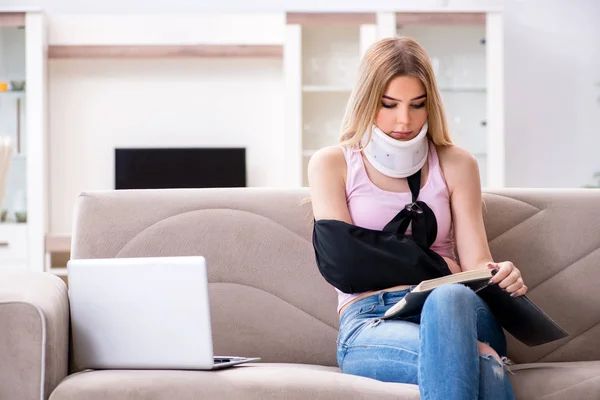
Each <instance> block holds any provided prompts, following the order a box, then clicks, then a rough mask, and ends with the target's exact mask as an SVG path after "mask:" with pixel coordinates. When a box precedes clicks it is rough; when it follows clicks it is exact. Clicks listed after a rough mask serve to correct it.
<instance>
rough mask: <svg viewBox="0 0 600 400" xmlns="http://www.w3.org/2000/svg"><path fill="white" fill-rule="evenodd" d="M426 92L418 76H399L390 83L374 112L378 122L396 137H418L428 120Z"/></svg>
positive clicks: (406, 138) (402, 138)
mask: <svg viewBox="0 0 600 400" xmlns="http://www.w3.org/2000/svg"><path fill="white" fill-rule="evenodd" d="M426 97H427V94H426V93H425V88H424V87H423V84H422V83H421V81H420V80H419V79H418V78H415V77H412V76H399V77H396V78H394V79H392V81H391V82H390V83H389V85H388V87H387V88H386V90H385V93H384V95H383V97H382V98H381V107H380V108H379V111H377V115H376V116H375V125H377V127H378V128H379V129H381V130H382V131H383V132H384V133H385V134H386V135H388V136H389V137H391V138H394V139H396V140H403V141H404V140H410V139H413V138H415V137H416V136H417V135H418V134H419V132H420V131H421V128H422V127H423V124H425V121H426V120H427V109H426V108H425V100H426Z"/></svg>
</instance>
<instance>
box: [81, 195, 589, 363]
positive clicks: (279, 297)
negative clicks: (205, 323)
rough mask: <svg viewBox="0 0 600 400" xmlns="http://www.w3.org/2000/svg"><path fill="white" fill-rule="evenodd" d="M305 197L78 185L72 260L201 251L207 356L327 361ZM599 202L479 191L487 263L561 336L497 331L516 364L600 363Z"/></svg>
mask: <svg viewBox="0 0 600 400" xmlns="http://www.w3.org/2000/svg"><path fill="white" fill-rule="evenodd" d="M308 197H309V192H308V190H307V189H306V188H299V189H263V188H243V189H197V190H187V189H181V190H143V191H105V192H88V193H82V194H81V195H80V196H79V198H78V200H77V204H76V209H75V223H74V232H73V241H72V252H71V257H72V258H74V259H76V258H104V257H150V256H182V255H202V256H204V257H206V259H207V266H208V279H209V294H210V302H211V304H210V305H211V320H212V326H213V343H214V350H215V354H217V355H243V356H260V357H262V359H263V361H265V362H294V363H310V364H321V365H336V337H337V327H338V317H337V313H336V305H337V296H336V292H335V291H334V289H333V288H332V287H331V286H329V285H328V284H327V283H326V282H325V281H324V279H323V278H322V277H321V275H320V274H319V272H318V269H317V267H316V265H315V259H314V251H313V248H312V243H311V235H312V221H313V220H312V213H311V205H310V203H309V202H307V201H306V200H307V199H308ZM599 204H600V191H595V190H583V189H582V190H574V191H559V190H546V191H544V190H527V189H521V190H508V189H506V190H502V191H495V192H489V193H485V194H484V205H483V207H484V218H485V224H486V230H487V234H488V239H489V241H490V247H491V249H492V253H493V255H494V259H495V260H496V261H503V260H511V261H513V262H514V263H515V265H517V266H518V267H520V269H521V270H522V272H523V275H524V277H525V280H526V283H527V285H528V286H529V288H530V293H529V296H530V297H531V298H532V299H533V300H534V301H535V302H536V303H537V304H538V305H539V306H540V307H541V308H542V309H543V310H544V311H546V312H547V313H548V314H549V315H550V316H551V317H552V318H553V319H555V320H556V321H557V322H558V323H559V324H560V325H561V326H563V327H564V328H565V329H566V330H567V331H568V332H569V333H570V334H571V335H570V337H569V338H567V339H564V340H561V341H559V342H554V343H550V344H546V345H543V346H538V347H535V348H528V347H526V346H524V345H522V344H521V343H519V342H517V341H515V340H514V339H513V338H512V337H510V335H507V336H508V340H509V356H510V357H511V358H512V359H514V360H515V361H518V362H529V361H538V360H541V361H561V360H590V359H600V327H598V326H597V325H596V324H597V323H598V322H599V321H596V319H595V318H596V316H598V315H600V291H598V290H597V286H596V285H597V284H596V282H599V281H600V265H599V263H600V250H598V248H599V246H600V207H598V205H599ZM116 278H117V277H115V279H116ZM190 318H193V316H190ZM182 329H185V327H182ZM75 369H76V368H75Z"/></svg>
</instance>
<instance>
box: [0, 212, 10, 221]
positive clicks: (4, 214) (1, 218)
mask: <svg viewBox="0 0 600 400" xmlns="http://www.w3.org/2000/svg"><path fill="white" fill-rule="evenodd" d="M7 216H8V210H2V212H0V222H6V217H7Z"/></svg>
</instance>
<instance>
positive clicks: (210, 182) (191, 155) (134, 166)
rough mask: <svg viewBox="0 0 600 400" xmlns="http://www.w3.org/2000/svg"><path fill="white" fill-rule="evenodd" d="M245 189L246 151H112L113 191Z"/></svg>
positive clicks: (202, 149) (162, 149) (232, 149)
mask: <svg viewBox="0 0 600 400" xmlns="http://www.w3.org/2000/svg"><path fill="white" fill-rule="evenodd" d="M244 186H246V149H245V148H167V149H166V148H160V149H156V148H154V149H153V148H147V149H115V189H179V188H211V187H244Z"/></svg>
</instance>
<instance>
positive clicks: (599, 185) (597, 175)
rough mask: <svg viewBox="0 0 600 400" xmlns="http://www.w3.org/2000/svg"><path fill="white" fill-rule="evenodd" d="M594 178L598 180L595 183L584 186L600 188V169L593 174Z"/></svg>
mask: <svg viewBox="0 0 600 400" xmlns="http://www.w3.org/2000/svg"><path fill="white" fill-rule="evenodd" d="M593 178H594V179H595V180H596V184H595V185H583V187H584V188H586V189H600V171H597V172H596V173H595V174H594V175H593Z"/></svg>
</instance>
